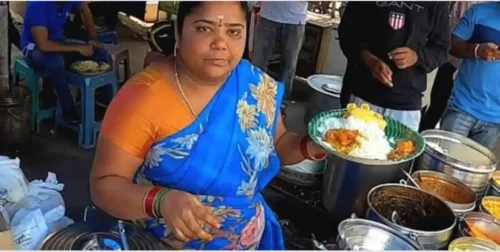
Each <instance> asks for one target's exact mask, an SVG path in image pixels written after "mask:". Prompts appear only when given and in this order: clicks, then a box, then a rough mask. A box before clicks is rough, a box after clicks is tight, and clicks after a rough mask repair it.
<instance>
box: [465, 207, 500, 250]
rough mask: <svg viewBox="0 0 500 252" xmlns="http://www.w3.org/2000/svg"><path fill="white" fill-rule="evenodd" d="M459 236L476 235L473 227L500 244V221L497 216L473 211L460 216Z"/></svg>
mask: <svg viewBox="0 0 500 252" xmlns="http://www.w3.org/2000/svg"><path fill="white" fill-rule="evenodd" d="M457 227H458V231H457V235H458V237H475V236H476V235H474V233H472V232H471V227H475V228H476V230H479V231H480V233H481V234H482V236H486V237H488V238H489V240H492V241H494V242H495V243H497V244H500V222H499V220H498V219H495V217H493V216H491V215H489V214H486V213H478V212H471V213H467V214H465V215H464V216H462V217H459V218H458V225H457Z"/></svg>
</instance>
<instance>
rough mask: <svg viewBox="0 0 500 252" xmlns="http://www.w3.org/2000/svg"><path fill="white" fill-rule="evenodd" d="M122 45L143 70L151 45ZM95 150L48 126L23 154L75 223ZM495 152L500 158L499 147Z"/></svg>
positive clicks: (291, 122) (296, 108) (128, 38)
mask: <svg viewBox="0 0 500 252" xmlns="http://www.w3.org/2000/svg"><path fill="white" fill-rule="evenodd" d="M118 30H119V34H120V38H119V43H121V44H123V45H125V46H127V47H128V48H129V52H130V59H131V68H132V73H135V72H137V71H139V70H141V69H142V65H143V59H144V57H145V55H146V53H147V51H148V50H149V46H148V43H147V42H145V41H144V40H140V39H136V38H134V37H133V36H132V34H131V33H130V32H128V31H127V30H126V29H124V28H122V27H120V28H119V29H118ZM304 110H305V109H304V103H300V102H297V103H292V104H290V105H289V106H288V111H287V118H286V122H285V124H286V125H287V127H288V128H289V129H290V130H292V131H295V132H304V131H305V125H304V123H303V116H304ZM93 153H94V151H93V150H84V149H82V148H80V147H78V145H77V144H76V135H75V134H74V133H69V132H68V133H66V132H61V131H60V132H57V134H53V133H51V126H50V125H48V124H47V125H45V126H44V127H43V128H42V132H41V133H40V134H36V135H34V136H33V140H32V145H31V146H29V147H28V148H27V150H24V151H23V152H22V153H21V154H20V158H21V167H22V169H23V171H24V172H25V175H26V177H27V178H28V179H29V180H32V179H43V178H45V177H46V175H47V172H48V171H51V172H54V173H55V174H57V177H58V179H59V181H60V182H62V183H64V184H65V189H64V191H63V197H64V199H65V202H66V207H67V214H68V216H69V217H70V218H73V219H74V220H75V221H78V220H81V219H82V216H83V210H84V208H85V206H87V205H89V204H90V199H89V193H88V192H89V188H88V178H89V173H90V167H91V164H92V158H93ZM495 153H496V154H497V155H499V156H500V146H497V148H496V150H495Z"/></svg>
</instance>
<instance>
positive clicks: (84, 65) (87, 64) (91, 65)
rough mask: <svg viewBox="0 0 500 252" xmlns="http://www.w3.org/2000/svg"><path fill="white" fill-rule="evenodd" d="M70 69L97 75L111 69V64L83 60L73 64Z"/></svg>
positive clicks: (84, 73)
mask: <svg viewBox="0 0 500 252" xmlns="http://www.w3.org/2000/svg"><path fill="white" fill-rule="evenodd" d="M70 69H71V71H73V72H76V73H79V74H83V75H97V74H101V73H105V72H107V71H109V70H110V69H111V66H110V65H109V64H108V63H106V62H96V61H92V60H82V61H77V62H74V63H73V64H71V66H70Z"/></svg>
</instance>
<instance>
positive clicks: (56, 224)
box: [7, 172, 73, 250]
mask: <svg viewBox="0 0 500 252" xmlns="http://www.w3.org/2000/svg"><path fill="white" fill-rule="evenodd" d="M28 188H29V192H28V194H27V195H26V197H24V198H22V199H21V200H20V201H18V202H17V203H15V204H9V205H7V207H8V208H9V209H8V210H9V213H10V214H11V215H13V216H14V217H13V218H12V222H11V226H12V232H13V235H14V239H15V242H16V246H17V249H22V250H33V249H36V248H38V246H39V245H40V243H41V242H42V241H43V239H44V238H45V237H46V236H47V235H48V234H50V233H53V232H57V231H59V230H61V229H63V228H65V227H67V226H69V225H71V224H73V221H72V220H71V219H69V218H67V217H65V206H64V200H63V198H62V196H61V193H60V192H61V191H62V190H63V188H64V184H60V183H59V182H58V181H57V178H56V175H55V174H54V173H51V172H49V174H48V175H47V179H46V180H45V181H41V180H34V181H31V182H30V183H29V185H28Z"/></svg>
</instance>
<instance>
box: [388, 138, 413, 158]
mask: <svg viewBox="0 0 500 252" xmlns="http://www.w3.org/2000/svg"><path fill="white" fill-rule="evenodd" d="M415 150H416V148H415V144H413V142H412V141H410V140H406V141H399V142H398V143H397V144H396V148H395V149H394V150H392V151H391V153H389V159H390V160H401V159H404V158H406V157H408V156H410V155H411V154H413V152H415Z"/></svg>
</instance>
